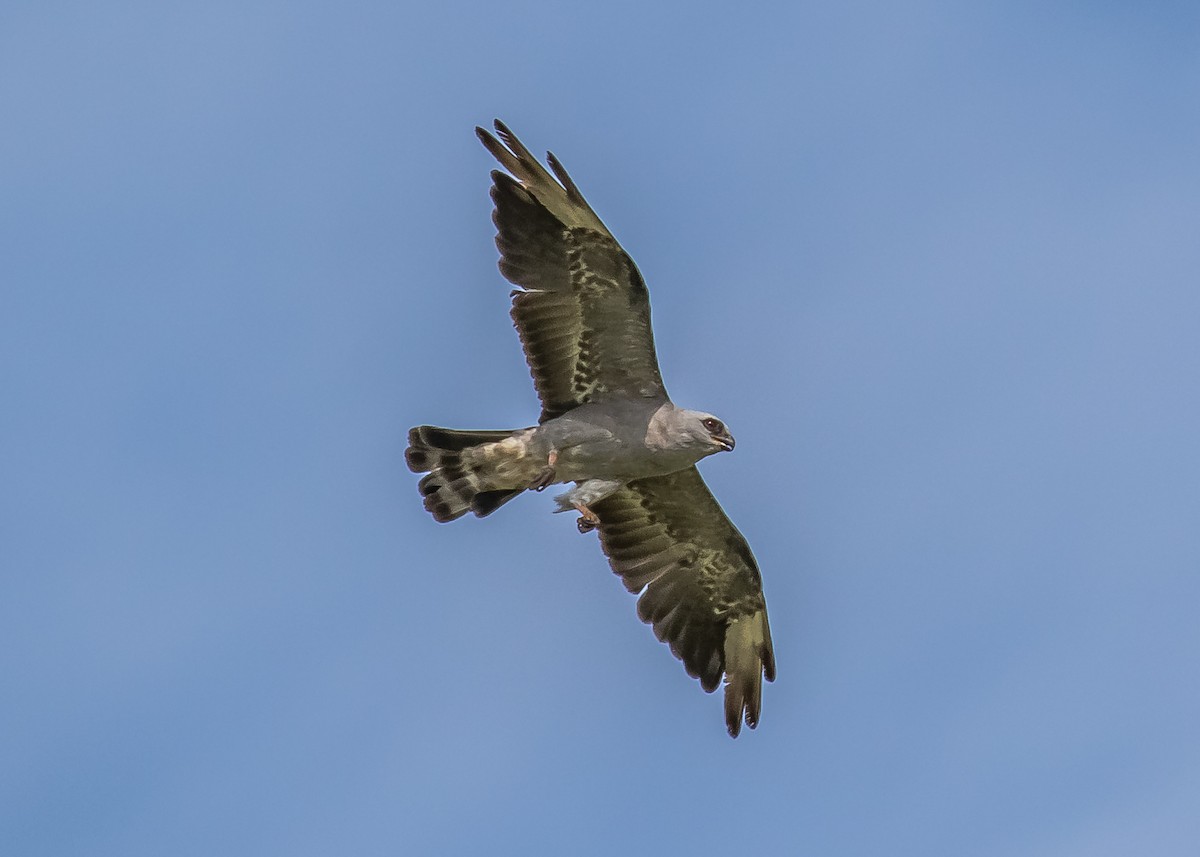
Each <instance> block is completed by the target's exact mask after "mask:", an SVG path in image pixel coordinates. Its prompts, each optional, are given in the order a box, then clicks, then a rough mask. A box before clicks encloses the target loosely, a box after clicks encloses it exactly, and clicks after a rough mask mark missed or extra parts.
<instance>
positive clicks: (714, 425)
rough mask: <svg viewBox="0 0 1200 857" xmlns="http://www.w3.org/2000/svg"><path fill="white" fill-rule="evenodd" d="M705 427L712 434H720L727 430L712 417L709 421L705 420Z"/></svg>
mask: <svg viewBox="0 0 1200 857" xmlns="http://www.w3.org/2000/svg"><path fill="white" fill-rule="evenodd" d="M703 425H704V428H705V429H707V430H708V431H709V432H711V433H712V434H720V433H721V432H722V430H724V428H725V427H724V426H723V425H721V421H720V420H714V419H713V418H712V417H709V418H708V419H706V420H704V423H703Z"/></svg>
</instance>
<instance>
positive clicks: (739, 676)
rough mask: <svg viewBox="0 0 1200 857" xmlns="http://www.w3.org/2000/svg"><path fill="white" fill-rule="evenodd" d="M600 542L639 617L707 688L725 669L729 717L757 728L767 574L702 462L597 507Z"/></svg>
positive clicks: (636, 484) (769, 653)
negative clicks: (713, 489)
mask: <svg viewBox="0 0 1200 857" xmlns="http://www.w3.org/2000/svg"><path fill="white" fill-rule="evenodd" d="M591 508H592V511H593V512H595V513H596V515H597V516H598V517H599V518H600V528H599V529H600V544H601V546H602V547H603V548H604V553H605V554H606V555H607V556H608V559H609V564H610V565H611V566H612V569H613V571H614V572H615V573H616V574H618V575H620V576H621V579H622V581H623V582H624V583H625V586H626V587H627V588H628V589H629V591H630V592H634V593H640V595H641V597H640V598H639V599H638V606H637V609H638V616H639V617H640V618H641V620H642V621H643V622H647V623H649V624H650V625H651V626H652V627H653V629H654V634H655V636H657V637H658V639H659V640H661V641H662V642H664V643H666V644H667V645H668V646H670V648H671V652H672V653H673V654H674V655H675V657H677V658H679V659H680V660H681V661H683V666H684V669H686V670H687V672H688V675H690V676H692V677H693V678H697V679H699V680H700V686H701V687H703V688H704V690H706V691H708V692H712V691H714V690H716V688H717V685H718V684H720V681H721V676H722V675H724V676H725V724H726V727H727V728H728V730H729V734H730V735H733V736H735V737H736V736H737V734H738V732H739V731H740V730H741V725H742V723H743V721H744V722H745V723H746V725H748V726H749V727H750V728H752V729H753V728H754V727H755V726H756V725H758V718H759V713H760V710H761V701H762V680H763V678H764V677H765V678H766V679H767V681H774V679H775V653H774V649H773V647H772V644H771V631H770V627H769V626H768V624H767V606H766V602H765V600H764V599H763V593H762V578H761V577H760V575H759V572H758V565H757V563H755V561H754V555H753V554H752V553H751V552H750V547H749V545H747V544H746V540H745V539H744V538H743V537H742V534H741V533H739V532H738V531H737V528H736V527H734V525H733V523H732V522H731V521H730V520H729V518H728V517H727V516H726V515H725V512H724V511H723V510H722V509H721V506H720V504H718V503H717V500H716V498H715V497H713V495H712V492H711V491H709V490H708V486H707V485H705V484H704V480H703V479H702V478H701V476H700V472H699V471H698V470H697V469H696V468H695V467H689V468H687V469H686V470H680V471H678V472H676V473H670V474H667V475H666V476H655V477H650V478H646V479H637V480H634V481H632V482H630V483H629V484H628V485H626V486H625V487H624V488H622V489H621V490H619V491H617V492H616V493H614V494H613V495H611V496H609V497H608V498H606V499H604V500H601V501H600V502H598V503H595V504H593V505H592V507H591Z"/></svg>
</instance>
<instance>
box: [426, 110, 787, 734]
mask: <svg viewBox="0 0 1200 857" xmlns="http://www.w3.org/2000/svg"><path fill="white" fill-rule="evenodd" d="M495 128H496V134H497V135H498V136H499V139H497V138H496V137H495V136H493V135H492V134H490V133H488V132H487V131H485V130H484V129H483V128H476V129H475V131H476V134H478V136H479V139H480V141H481V142H482V143H483V145H484V147H485V148H486V149H487V150H488V151H489V152H491V154H492V155H493V156H494V157H495V158H496V160H497V161H499V162H500V166H502V167H503V168H504V170H505V171H506V172H502V171H500V170H494V171H493V172H492V182H493V184H492V200H493V202H494V203H495V211H494V213H493V215H492V220H493V221H494V222H495V224H496V229H497V235H496V246H497V248H499V250H500V263H499V264H500V272H501V273H502V274H503V275H504V277H505V278H506V279H508V280H509V281H510V282H511V283H513V284H514V285H515V286H516V287H517V288H516V290H514V291H513V292H512V311H511V316H512V320H513V324H514V326H515V327H516V329H517V333H518V335H519V336H520V339H521V344H522V346H523V347H524V350H525V359H526V361H527V362H528V363H529V368H530V373H531V374H532V376H533V383H534V386H535V387H536V388H537V394H538V397H539V399H540V400H541V404H542V412H541V415H540V416H539V418H538V424H537V425H536V426H533V427H531V428H523V429H516V430H513V431H463V430H458V429H447V428H438V427H436V426H428V425H422V426H417V427H416V428H413V429H412V430H410V431H409V434H408V449H407V450H406V451H405V460H406V462H407V463H408V467H409V469H410V470H412V471H413V472H414V473H423V474H425V475H424V476H423V477H422V478H421V480H420V482H419V484H418V488H419V490H420V492H421V494H422V496H423V497H424V502H425V508H426V509H427V510H428V511H429V512H430V513H431V514H432V515H433V517H434V519H435V520H437V521H440V522H446V521H453V520H455V519H457V518H460V517H462V516H463V515H465V514H467V513H468V512H471V513H474V514H475V515H476V516H478V517H481V518H482V517H484V516H486V515H490V514H491V513H492V512H494V511H496V509H498V508H499V507H500V506H502V505H503V504H505V503H507V502H508V501H509V500H511V499H512V498H514V497H516V496H517V495H518V494H521V493H522V492H524V491H527V490H533V491H541V490H543V489H545V488H547V487H548V486H550V485H556V484H560V483H573V486H572V487H571V488H570V490H568V491H565V492H564V493H562V494H560V495H558V496H557V497H556V498H555V499H556V501H557V504H558V509H557V511H560V512H566V511H570V510H572V509H573V510H575V511H576V512H578V513H579V518H578V519H577V523H578V527H579V531H580V532H581V533H587V532H590V531H592V530H595V531H596V532H597V533H598V535H599V540H600V546H601V548H602V549H603V550H604V553H605V555H606V556H607V557H608V560H609V564H610V565H611V566H612V570H613V571H614V572H615V573H616V574H618V575H619V576H620V577H621V580H622V582H623V583H624V584H625V586H626V588H627V589H628V590H629V591H630V592H632V593H634V594H639V596H640V597H639V598H638V602H637V612H638V616H639V617H640V618H641V619H642V621H644V622H647V623H649V624H650V625H651V626H652V627H653V629H654V633H655V636H657V637H658V639H659V640H661V641H662V642H664V643H666V644H667V645H669V646H670V648H671V652H672V653H673V654H674V655H675V656H676V657H677V658H679V659H680V660H681V661H682V662H683V666H684V669H686V670H687V672H688V674H689V675H691V676H692V677H693V678H697V679H699V680H700V686H701V687H703V688H704V690H705V691H707V692H710V693H711V692H712V691H714V690H716V688H717V686H718V685H719V684H720V683H721V678H722V676H724V679H725V724H726V728H727V729H728V731H729V734H730V735H732V736H733V737H735V738H736V737H737V735H738V732H740V731H741V726H742V723H743V722H745V723H746V725H747V726H749V727H750V728H751V729H753V728H754V727H755V726H757V725H758V720H759V713H760V711H761V707H762V680H763V678H764V677H765V678H766V679H767V681H773V680H774V678H775V655H774V651H773V649H772V646H771V630H770V627H769V625H768V624H767V607H766V602H765V601H764V599H763V592H762V578H761V577H760V575H759V571H758V565H757V564H756V563H755V561H754V555H753V554H752V553H751V552H750V548H749V546H748V545H747V544H746V540H745V539H744V538H743V537H742V534H741V533H739V532H738V530H737V528H736V527H734V525H733V523H732V522H731V521H730V520H729V518H728V517H727V516H726V515H725V512H724V511H723V510H722V509H721V506H720V504H718V503H717V500H716V498H714V497H713V495H712V493H711V492H710V491H709V490H708V486H707V485H705V484H704V480H703V479H702V478H701V477H700V472H699V471H698V470H697V469H696V463H697V462H698V461H700V459H702V458H705V457H706V456H709V455H712V454H713V453H717V452H728V451H732V450H733V447H734V440H733V435H732V434H730V433H729V429H728V428H727V427H726V426H725V424H724V423H723V422H722V421H721V420H719V419H717V417H715V416H713V415H712V414H709V413H705V412H703V411H693V410H687V409H685V408H680V407H677V406H676V405H675V404H674V403H672V401H671V400H670V398H669V397H668V396H667V391H666V389H665V388H664V386H663V381H662V377H661V375H660V374H659V369H658V358H657V356H656V354H655V350H654V336H653V333H652V332H651V329H650V300H649V293H648V292H647V290H646V284H645V282H643V280H642V276H641V274H640V273H639V272H638V269H637V266H636V265H634V263H633V260H632V259H631V258H630V257H629V255H628V254H627V253H626V252H625V250H624V249H622V247H621V245H620V244H618V243H617V240H616V239H615V238H613V236H612V233H610V232H609V231H608V228H607V227H606V226H605V225H604V224H603V223H602V222H601V221H600V218H599V217H598V216H597V215H596V212H594V211H593V210H592V208H591V206H590V205H588V203H587V201H586V200H585V199H584V198H583V194H581V193H580V192H579V188H578V187H576V186H575V182H573V181H572V180H571V177H570V176H568V175H567V171H566V170H564V169H563V166H562V164H561V163H559V161H558V159H557V158H555V157H554V155H553V154H552V153H547V155H546V160H547V163H548V164H549V165H550V170H552V171H553V175H551V173H550V172H549V171H547V170H546V168H545V167H543V166H542V165H541V164H540V163H539V162H538V161H537V159H536V158H534V156H533V155H532V154H531V153H530V151H529V150H528V149H527V148H525V146H524V145H523V144H522V143H521V141H520V140H518V139H517V137H516V135H514V134H513V133H512V132H511V131H510V130H509V129H508V128H507V127H506V126H505V125H504V123H502V122H500V121H499V120H496V123H495Z"/></svg>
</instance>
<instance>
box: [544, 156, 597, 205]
mask: <svg viewBox="0 0 1200 857" xmlns="http://www.w3.org/2000/svg"><path fill="white" fill-rule="evenodd" d="M546 161H547V162H548V163H549V164H550V169H552V170H554V176H555V178H557V179H558V182H559V184H561V185H562V186H563V187H564V188H565V189H566V191H567V196H569V197H571V201H572V202H573V203H575V204H576V205H587V204H588V203H587V200H586V199H584V198H583V194H582V193H581V192H580V191H579V188H578V187H576V185H575V182H573V181H571V177H570V176H569V175H567V171H566V169H564V168H563V165H562V163H561V162H560V161H559V160H558V158H556V157H554V153H553V152H547V153H546Z"/></svg>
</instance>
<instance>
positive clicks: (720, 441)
mask: <svg viewBox="0 0 1200 857" xmlns="http://www.w3.org/2000/svg"><path fill="white" fill-rule="evenodd" d="M713 443H715V444H716V445H717V446H719V447H721V449H723V450H724V451H725V452H733V447H734V446H735V445H736V444H735V441H734V439H733V435H731V434H729V432H726V433H725V434H723V435H721V436H720V437H714V438H713Z"/></svg>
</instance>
